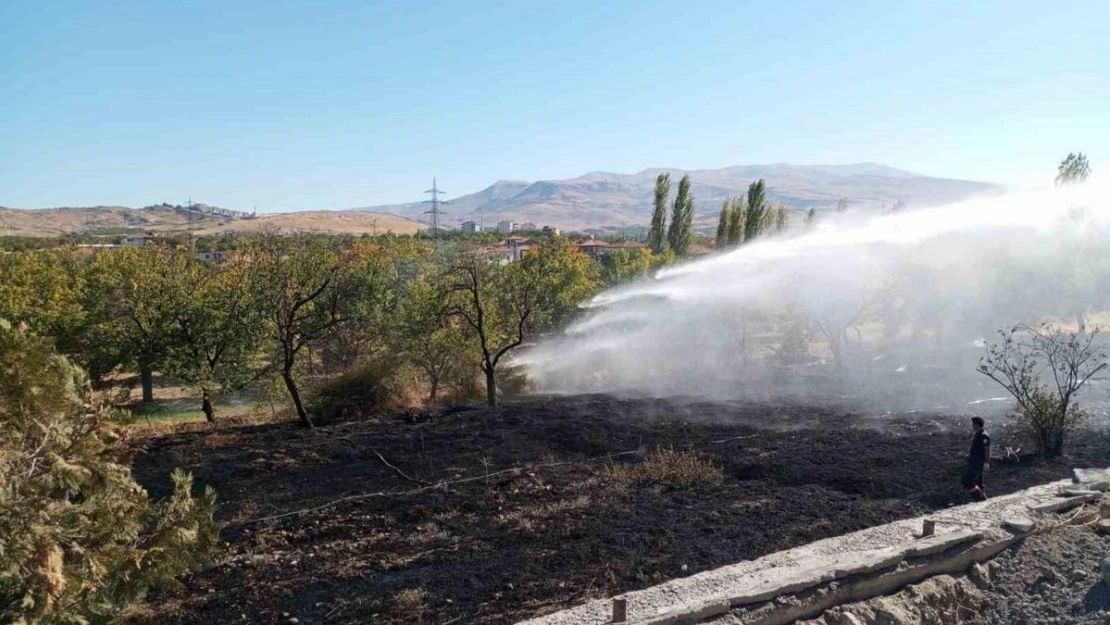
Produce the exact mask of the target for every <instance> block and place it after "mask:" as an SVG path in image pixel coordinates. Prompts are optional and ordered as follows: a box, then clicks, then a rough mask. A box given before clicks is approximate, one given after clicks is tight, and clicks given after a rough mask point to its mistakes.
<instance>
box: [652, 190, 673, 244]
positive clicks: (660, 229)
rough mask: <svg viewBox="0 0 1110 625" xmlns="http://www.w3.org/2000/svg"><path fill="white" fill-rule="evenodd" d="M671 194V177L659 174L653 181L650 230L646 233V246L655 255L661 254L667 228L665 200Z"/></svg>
mask: <svg viewBox="0 0 1110 625" xmlns="http://www.w3.org/2000/svg"><path fill="white" fill-rule="evenodd" d="M670 194H671V175H670V174H659V176H658V177H656V179H655V200H654V203H653V204H652V207H653V208H652V213H651V230H650V231H649V232H648V246H649V247H651V251H652V252H655V253H656V254H662V253H663V247H664V244H665V239H664V238H663V236H664V232H665V231H666V228H667V198H668V196H670Z"/></svg>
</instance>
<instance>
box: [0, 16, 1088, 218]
mask: <svg viewBox="0 0 1110 625" xmlns="http://www.w3.org/2000/svg"><path fill="white" fill-rule="evenodd" d="M1107 23H1110V3H1108V2H1105V0H1096V1H1087V0H1074V1H1072V2H1060V3H1045V2H1043V1H1037V2H1026V1H1025V0H1005V1H1003V0H979V1H976V2H970V3H969V2H966V1H963V2H936V1H926V0H922V1H919V2H908V3H897V2H889V1H881V2H880V1H871V0H863V1H858V2H824V1H823V2H781V1H778V0H769V1H762V0H761V1H758V2H756V1H750V2H740V1H736V0H694V1H692V2H691V1H689V0H688V1H686V2H651V1H649V0H608V1H607V2H596V1H589V2H579V1H577V0H562V1H559V2H538V1H533V2H523V1H519V2H496V1H493V0H471V1H453V2H431V1H422V0H411V1H408V0H391V1H389V2H374V1H369V0H358V1H346V0H331V1H329V2H307V1H306V2H282V1H280V0H267V1H265V2H262V1H258V0H239V1H229V0H223V1H218V2H189V1H178V2H165V1H151V2H143V1H139V0H132V1H131V2H114V1H112V0H103V1H97V2H93V1H91V0H89V1H78V0H70V1H55V0H0V41H3V44H2V45H0V205H2V206H8V207H19V208H40V207H52V206H89V205H127V206H144V205H148V204H154V203H159V202H163V201H168V202H171V203H184V202H185V201H186V200H187V199H189V198H192V199H193V200H194V201H203V202H206V203H208V204H213V205H217V206H223V207H227V208H234V209H241V210H251V209H252V208H253V207H257V208H258V210H259V211H260V212H267V211H288V210H307V209H343V208H352V207H361V206H372V205H378V204H388V203H399V202H408V201H418V200H421V199H423V198H424V197H426V196H424V195H423V194H422V192H423V191H424V190H425V189H426V188H428V187H429V186H430V182H431V179H432V177H433V176H436V177H437V179H438V182H439V186H440V187H442V188H444V189H446V190H447V191H448V192H449V195H448V196H447V197H448V199H449V198H450V197H452V196H457V195H463V194H466V193H471V192H474V191H478V190H480V189H482V188H484V187H486V186H488V185H489V184H491V183H493V182H494V181H495V180H498V179H517V180H537V179H558V178H570V177H575V176H578V175H581V174H584V173H587V172H590V171H599V170H600V171H610V172H619V173H633V172H636V171H640V170H642V169H646V168H649V167H674V168H681V169H707V168H718V167H725V166H729V165H743V164H765V163H775V162H787V163H794V164H816V163H821V164H839V163H854V162H864V161H871V162H878V163H882V164H885V165H890V166H894V167H899V168H902V169H908V170H910V171H915V172H919V173H923V174H928V175H933V176H943V177H955V178H967V179H973V180H985V181H992V182H999V183H1003V184H1007V185H1015V186H1024V185H1029V184H1037V183H1040V182H1043V181H1046V180H1051V177H1052V175H1053V174H1054V173H1055V171H1054V170H1055V166H1056V163H1057V162H1059V161H1060V160H1061V159H1062V158H1063V157H1064V156H1065V155H1066V154H1067V153H1068V152H1071V151H1083V152H1085V153H1086V154H1087V155H1088V157H1089V158H1090V161H1091V165H1092V168H1093V169H1094V170H1095V171H1096V172H1098V171H1099V169H1100V168H1101V167H1107V168H1110V37H1108V36H1107V33H1106V30H1105V27H1106V24H1107Z"/></svg>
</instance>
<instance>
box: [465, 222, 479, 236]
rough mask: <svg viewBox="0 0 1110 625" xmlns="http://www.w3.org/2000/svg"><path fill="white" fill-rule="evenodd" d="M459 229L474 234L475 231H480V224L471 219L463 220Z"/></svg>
mask: <svg viewBox="0 0 1110 625" xmlns="http://www.w3.org/2000/svg"><path fill="white" fill-rule="evenodd" d="M460 229H461V230H462V231H463V232H465V233H466V234H474V233H475V232H481V231H482V226H480V225H478V224H477V223H475V222H473V221H464V222H462V226H460Z"/></svg>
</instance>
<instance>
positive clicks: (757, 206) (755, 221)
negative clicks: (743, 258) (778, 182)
mask: <svg viewBox="0 0 1110 625" xmlns="http://www.w3.org/2000/svg"><path fill="white" fill-rule="evenodd" d="M766 219H767V194H766V186H765V185H764V183H763V179H762V178H760V179H759V180H758V181H757V182H753V183H751V184H750V185H748V206H747V208H746V209H745V211H744V241H745V242H747V241H751V240H752V239H754V238H756V237H757V236H759V234H760V233H761V232H763V229H764V228H765V227H766Z"/></svg>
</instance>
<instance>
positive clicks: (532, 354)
mask: <svg viewBox="0 0 1110 625" xmlns="http://www.w3.org/2000/svg"><path fill="white" fill-rule="evenodd" d="M1106 183H1107V181H1106V180H1098V179H1091V180H1089V181H1088V182H1087V183H1085V184H1082V185H1075V186H1070V187H1064V188H1059V189H1056V188H1052V189H1041V190H1034V191H1025V192H1016V193H1010V194H1006V195H1001V196H995V197H986V198H979V199H973V200H968V201H963V202H959V203H956V204H951V205H946V206H942V207H938V208H931V209H921V210H916V211H906V212H901V213H897V214H888V215H882V216H871V217H865V216H859V215H856V216H852V215H825V216H823V217H824V221H823V223H820V224H819V225H818V226H817V227H816V228H814V229H813V230H811V231H808V232H805V233H799V234H796V235H794V236H789V237H782V238H774V239H766V240H761V241H757V242H754V243H751V244H748V245H744V246H742V247H739V248H737V249H735V250H733V251H730V252H725V253H720V254H716V255H714V256H711V257H708V258H706V259H704V260H700V261H696V262H691V263H687V264H684V265H680V266H676V267H672V268H669V269H666V270H663V271H660V272H659V274H658V275H657V276H655V278H653V279H650V280H645V281H641V282H638V283H634V284H630V285H628V286H625V287H621V288H617V289H613V290H610V291H607V292H605V293H602V294H600V295H598V296H597V297H595V298H594V299H593V300H592V301H591V302H589V303H588V304H587V306H586V308H588V310H587V311H586V313H585V315H584V317H583V318H581V319H580V320H579V321H578V322H576V323H575V324H573V325H571V326H570V327H569V328H567V329H566V330H565V332H563V333H562V334H561V335H559V336H554V337H550V338H548V339H547V340H545V341H543V342H541V343H540V344H539V345H537V346H534V347H533V348H532V349H530V350H528V351H526V352H524V353H522V354H521V355H520V357H519V358H518V359H517V362H518V364H521V365H523V366H524V367H526V369H527V371H528V374H529V377H530V379H532V380H533V381H534V382H535V383H536V385H537V387H538V389H539V390H541V391H545V392H555V393H583V392H606V393H624V394H636V395H648V396H660V397H661V396H695V397H702V398H707V399H732V398H757V399H774V398H782V397H801V398H806V399H816V398H830V397H831V398H836V399H841V400H848V401H852V402H857V403H861V404H866V405H868V406H870V407H873V408H880V409H890V410H909V409H911V408H919V407H921V406H936V405H939V404H944V405H951V406H968V405H972V404H971V402H975V401H978V402H979V403H978V404H974V405H978V406H983V405H997V404H1001V403H1004V402H997V401H993V402H992V401H982V400H984V399H987V398H994V397H996V396H997V395H998V389H997V388H991V387H990V385H989V383H988V382H987V381H985V380H984V379H981V376H979V375H978V374H977V373H975V370H974V367H975V363H976V362H977V360H978V358H979V356H980V355H981V354H982V351H983V349H982V345H983V340H984V338H986V339H988V340H992V339H993V337H994V333H995V332H996V331H997V330H998V329H1000V328H1003V327H1008V326H1011V325H1013V324H1014V323H1018V322H1033V321H1037V320H1042V319H1053V320H1056V321H1057V322H1060V323H1063V324H1071V325H1072V326H1075V325H1077V324H1078V323H1079V320H1080V319H1082V320H1083V321H1084V322H1086V321H1088V320H1092V319H1093V320H1094V321H1098V317H1099V316H1100V315H1099V313H1101V312H1102V311H1104V310H1106V309H1107V308H1110V297H1107V296H1110V187H1108V186H1107V184H1106ZM1100 392H1103V393H1105V391H1100Z"/></svg>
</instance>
